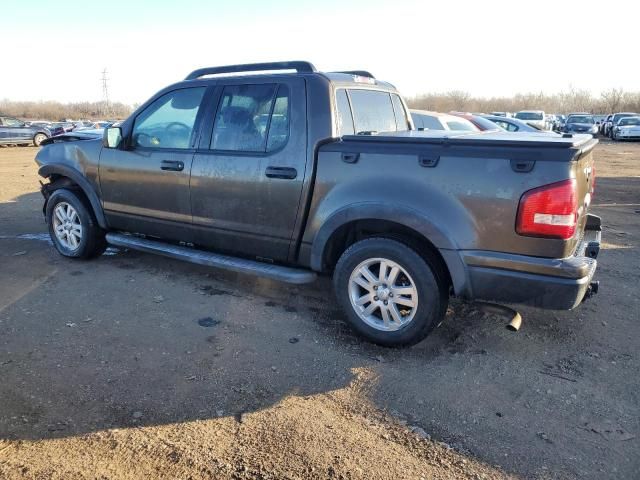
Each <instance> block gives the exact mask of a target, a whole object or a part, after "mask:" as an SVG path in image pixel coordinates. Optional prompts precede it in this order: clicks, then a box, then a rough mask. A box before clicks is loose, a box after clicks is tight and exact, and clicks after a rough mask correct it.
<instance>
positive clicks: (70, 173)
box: [38, 163, 108, 230]
mask: <svg viewBox="0 0 640 480" xmlns="http://www.w3.org/2000/svg"><path fill="white" fill-rule="evenodd" d="M38 175H40V176H41V177H44V178H48V177H50V176H51V175H60V176H62V177H67V178H69V179H71V180H72V181H73V182H74V183H75V184H77V185H78V187H80V190H82V192H83V193H84V194H85V196H86V197H87V199H89V203H90V204H91V209H92V210H93V214H94V215H95V216H96V220H97V222H98V225H100V227H101V228H103V229H105V230H106V229H107V228H108V225H107V219H106V217H105V215H104V210H103V209H102V204H101V203H100V199H99V198H98V195H97V194H96V192H95V190H94V189H93V188H92V187H91V184H90V183H89V181H88V180H87V179H86V178H85V177H84V176H83V175H82V173H80V172H79V171H77V170H76V169H74V168H71V167H69V166H67V165H62V164H59V163H50V164H47V165H43V166H42V167H40V169H39V170H38Z"/></svg>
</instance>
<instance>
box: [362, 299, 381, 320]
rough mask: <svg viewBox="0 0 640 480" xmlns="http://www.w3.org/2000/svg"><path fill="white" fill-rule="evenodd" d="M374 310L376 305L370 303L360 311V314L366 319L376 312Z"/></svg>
mask: <svg viewBox="0 0 640 480" xmlns="http://www.w3.org/2000/svg"><path fill="white" fill-rule="evenodd" d="M376 308H378V304H377V303H373V302H371V303H370V304H369V306H368V307H367V308H365V309H364V310H363V311H362V314H363V315H365V316H367V317H368V316H369V315H371V314H372V313H373V312H375V311H376Z"/></svg>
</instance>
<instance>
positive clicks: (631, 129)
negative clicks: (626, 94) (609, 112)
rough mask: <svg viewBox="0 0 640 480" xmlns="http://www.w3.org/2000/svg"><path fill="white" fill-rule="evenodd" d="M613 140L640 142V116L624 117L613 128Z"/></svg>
mask: <svg viewBox="0 0 640 480" xmlns="http://www.w3.org/2000/svg"><path fill="white" fill-rule="evenodd" d="M611 139H612V140H640V116H636V117H624V118H621V119H620V120H618V123H617V124H616V125H615V126H614V127H613V132H612V134H611Z"/></svg>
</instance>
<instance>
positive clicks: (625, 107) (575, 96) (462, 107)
mask: <svg viewBox="0 0 640 480" xmlns="http://www.w3.org/2000/svg"><path fill="white" fill-rule="evenodd" d="M407 102H408V104H409V106H410V107H411V108H416V109H420V110H431V111H435V112H451V111H462V112H482V113H488V112H518V111H520V110H544V111H545V112H546V113H558V114H566V113H571V112H589V113H593V114H608V113H615V112H625V111H626V112H640V92H625V91H624V90H623V89H621V88H611V89H609V90H606V91H604V92H602V93H600V95H599V96H595V95H593V94H592V93H591V92H589V91H587V90H578V89H574V88H571V89H569V90H568V91H566V92H560V93H555V94H545V93H519V94H516V95H514V96H512V97H492V98H482V97H474V96H472V95H470V94H469V93H467V92H465V91H460V90H453V91H450V92H445V93H427V94H423V95H418V96H416V97H414V98H409V99H408V100H407Z"/></svg>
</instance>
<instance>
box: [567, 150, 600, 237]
mask: <svg viewBox="0 0 640 480" xmlns="http://www.w3.org/2000/svg"><path fill="white" fill-rule="evenodd" d="M596 143H597V142H593V143H592V144H590V145H588V146H587V147H586V148H585V149H583V150H581V151H580V153H578V155H577V157H576V160H575V161H574V162H572V169H573V175H574V176H575V179H576V182H577V197H578V198H577V201H578V228H577V234H576V237H575V239H574V241H575V244H576V245H574V248H575V246H577V245H578V244H579V243H580V240H581V238H582V236H583V234H584V229H585V224H586V221H587V213H588V211H589V207H590V206H591V202H592V201H593V195H594V187H595V175H596V171H595V165H594V163H595V162H594V157H593V147H594V146H595V145H596Z"/></svg>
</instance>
